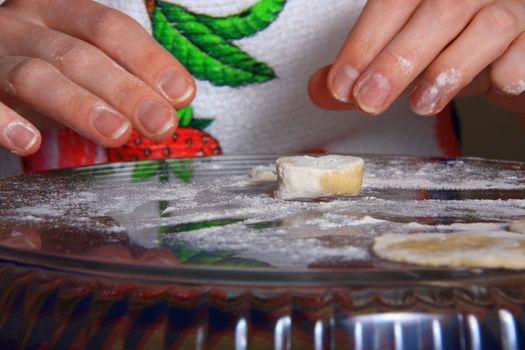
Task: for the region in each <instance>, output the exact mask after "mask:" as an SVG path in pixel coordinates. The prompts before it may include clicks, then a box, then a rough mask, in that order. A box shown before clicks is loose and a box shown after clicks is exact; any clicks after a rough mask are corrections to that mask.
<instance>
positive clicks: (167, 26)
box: [152, 0, 275, 87]
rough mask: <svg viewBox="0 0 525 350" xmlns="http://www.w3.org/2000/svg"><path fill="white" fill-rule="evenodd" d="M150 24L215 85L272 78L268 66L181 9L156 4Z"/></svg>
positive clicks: (183, 60)
mask: <svg viewBox="0 0 525 350" xmlns="http://www.w3.org/2000/svg"><path fill="white" fill-rule="evenodd" d="M265 1H266V0H265ZM259 12H262V10H259ZM201 19H202V17H201ZM261 23H262V24H265V22H264V21H262V22H261ZM152 25H153V35H154V36H155V38H156V39H157V40H158V41H159V42H160V43H161V44H162V45H163V46H164V47H165V48H166V49H168V50H169V51H170V52H171V53H172V54H173V55H174V56H175V57H177V59H178V60H179V61H180V62H181V63H182V64H183V65H184V66H185V67H186V68H187V69H188V70H189V71H190V72H191V73H192V74H193V75H194V76H195V77H197V78H199V79H205V80H209V81H210V82H211V83H212V84H214V85H217V86H225V85H226V86H232V87H236V86H242V85H247V84H253V83H261V82H265V81H268V80H270V79H273V78H274V77H275V73H274V72H273V70H272V69H271V68H270V67H269V66H268V65H266V64H265V63H262V62H259V61H257V60H256V59H254V58H252V57H251V56H250V55H248V54H247V53H246V52H244V51H242V50H241V49H240V48H239V47H237V46H235V45H234V44H232V43H231V42H230V41H229V40H227V39H226V38H224V37H222V36H221V35H217V34H216V33H215V32H214V30H213V29H212V28H210V27H208V26H207V25H206V24H205V23H203V22H201V21H200V20H199V18H198V16H197V15H195V14H192V13H191V12H189V11H187V10H186V9H185V8H183V7H182V6H179V5H175V4H172V3H166V2H163V1H158V2H157V4H156V7H155V9H154V10H153V14H152ZM266 25H267V24H266ZM215 26H216V27H217V25H215Z"/></svg>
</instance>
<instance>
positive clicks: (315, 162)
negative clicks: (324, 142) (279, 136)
mask: <svg viewBox="0 0 525 350" xmlns="http://www.w3.org/2000/svg"><path fill="white" fill-rule="evenodd" d="M276 164H277V190H276V191H275V197H276V198H280V199H302V198H320V197H333V196H355V195H357V194H359V192H360V191H361V185H362V182H363V167H364V161H363V159H362V158H359V157H351V156H339V155H329V156H322V157H310V156H297V157H283V158H279V159H277V163H276Z"/></svg>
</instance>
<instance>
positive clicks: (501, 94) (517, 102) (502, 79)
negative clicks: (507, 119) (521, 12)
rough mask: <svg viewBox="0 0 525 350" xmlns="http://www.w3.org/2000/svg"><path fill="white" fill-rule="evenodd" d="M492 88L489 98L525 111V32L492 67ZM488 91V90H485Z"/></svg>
mask: <svg viewBox="0 0 525 350" xmlns="http://www.w3.org/2000/svg"><path fill="white" fill-rule="evenodd" d="M490 81H491V82H492V87H493V88H492V89H490V90H488V92H487V97H488V98H489V100H491V101H492V102H494V103H495V104H497V105H498V106H502V107H504V108H505V109H507V110H509V111H513V112H515V113H521V114H522V115H523V111H525V93H524V92H525V33H521V35H520V36H519V37H518V38H517V39H516V40H514V42H513V43H512V45H511V46H510V48H509V49H508V50H507V51H506V52H505V53H504V54H503V56H501V57H500V58H499V59H498V60H496V61H495V62H494V63H493V64H492V66H491V69H490ZM485 91H487V90H485Z"/></svg>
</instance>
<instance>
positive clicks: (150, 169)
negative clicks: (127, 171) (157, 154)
mask: <svg viewBox="0 0 525 350" xmlns="http://www.w3.org/2000/svg"><path fill="white" fill-rule="evenodd" d="M158 166H159V165H158V162H157V161H154V160H146V161H142V162H137V163H135V167H134V168H133V172H132V173H131V179H132V181H134V182H140V181H144V180H146V179H149V178H150V177H153V176H155V175H157V172H158Z"/></svg>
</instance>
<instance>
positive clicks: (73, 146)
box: [23, 128, 107, 173]
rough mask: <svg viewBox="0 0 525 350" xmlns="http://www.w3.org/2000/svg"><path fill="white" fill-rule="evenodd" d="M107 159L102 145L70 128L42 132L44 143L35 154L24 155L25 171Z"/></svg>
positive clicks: (100, 161)
mask: <svg viewBox="0 0 525 350" xmlns="http://www.w3.org/2000/svg"><path fill="white" fill-rule="evenodd" d="M105 161H107V156H106V151H105V150H104V148H103V147H102V146H99V145H97V144H95V143H94V142H92V141H90V140H88V139H87V138H85V137H83V136H81V135H79V134H77V133H76V132H74V131H72V130H71V129H68V128H60V129H55V130H47V131H44V132H42V145H41V147H40V149H39V150H38V151H37V152H36V153H35V154H33V155H31V156H28V157H24V158H23V164H24V172H26V173H30V172H35V171H45V170H52V169H58V168H67V167H74V166H81V165H91V164H95V163H103V162H105Z"/></svg>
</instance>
